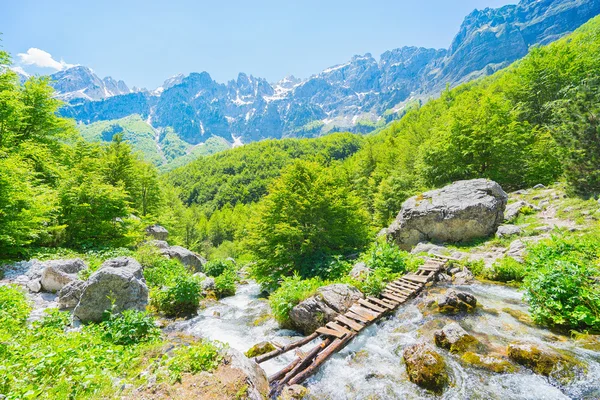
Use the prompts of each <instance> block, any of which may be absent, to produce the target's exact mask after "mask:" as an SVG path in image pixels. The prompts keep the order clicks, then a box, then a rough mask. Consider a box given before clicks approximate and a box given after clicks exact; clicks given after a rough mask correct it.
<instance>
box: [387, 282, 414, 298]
mask: <svg viewBox="0 0 600 400" xmlns="http://www.w3.org/2000/svg"><path fill="white" fill-rule="evenodd" d="M387 288H388V289H393V290H394V291H396V292H400V293H402V294H404V295H406V296H412V295H413V294H414V293H415V291H414V290H413V289H407V288H406V287H404V286H400V285H396V284H395V283H393V282H392V283H390V284H389V285H387Z"/></svg>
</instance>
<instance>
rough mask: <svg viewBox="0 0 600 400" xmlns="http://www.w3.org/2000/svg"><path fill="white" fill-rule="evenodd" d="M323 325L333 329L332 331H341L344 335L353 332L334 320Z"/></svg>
mask: <svg viewBox="0 0 600 400" xmlns="http://www.w3.org/2000/svg"><path fill="white" fill-rule="evenodd" d="M325 326H326V327H328V328H329V329H333V330H334V331H338V332H341V333H343V334H344V335H350V334H351V333H353V332H352V331H351V330H349V329H348V328H345V327H343V326H342V325H339V324H338V323H336V322H328V323H327V324H326V325H325Z"/></svg>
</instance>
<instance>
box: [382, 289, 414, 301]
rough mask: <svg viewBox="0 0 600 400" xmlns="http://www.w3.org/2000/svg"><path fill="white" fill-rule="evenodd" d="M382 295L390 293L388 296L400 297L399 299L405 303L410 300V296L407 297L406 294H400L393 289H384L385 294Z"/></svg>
mask: <svg viewBox="0 0 600 400" xmlns="http://www.w3.org/2000/svg"><path fill="white" fill-rule="evenodd" d="M382 293H388V294H391V295H392V296H396V297H398V298H399V299H402V301H404V300H406V299H408V298H409V297H410V296H407V295H405V294H403V293H399V292H398V291H396V290H391V289H388V288H385V289H383V292H382Z"/></svg>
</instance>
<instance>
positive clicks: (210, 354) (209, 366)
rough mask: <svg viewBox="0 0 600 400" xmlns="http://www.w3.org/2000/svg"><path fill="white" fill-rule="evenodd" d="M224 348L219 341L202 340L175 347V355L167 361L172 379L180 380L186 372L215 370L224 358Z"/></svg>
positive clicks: (194, 372)
mask: <svg viewBox="0 0 600 400" xmlns="http://www.w3.org/2000/svg"><path fill="white" fill-rule="evenodd" d="M223 348H224V347H223V345H221V344H220V343H218V342H209V341H205V340H201V341H198V342H195V343H192V344H191V345H190V346H186V347H180V348H177V349H175V350H174V351H173V353H174V354H173V357H171V358H170V359H169V361H168V362H167V367H168V369H169V372H170V375H171V379H172V380H173V381H174V382H180V381H181V377H182V375H183V374H184V373H191V374H197V373H198V372H202V371H207V372H210V371H213V370H214V369H216V368H217V367H218V366H219V364H220V363H221V361H222V360H223V356H222V354H221V353H222V351H223Z"/></svg>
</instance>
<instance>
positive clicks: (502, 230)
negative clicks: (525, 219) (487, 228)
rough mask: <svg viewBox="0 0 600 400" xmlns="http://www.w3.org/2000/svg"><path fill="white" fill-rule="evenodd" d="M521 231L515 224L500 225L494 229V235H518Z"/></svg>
mask: <svg viewBox="0 0 600 400" xmlns="http://www.w3.org/2000/svg"><path fill="white" fill-rule="evenodd" d="M521 231H522V229H521V227H519V226H517V225H500V226H499V227H498V230H497V231H496V236H498V237H499V238H501V237H505V236H512V235H518V234H519V233H521Z"/></svg>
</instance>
